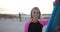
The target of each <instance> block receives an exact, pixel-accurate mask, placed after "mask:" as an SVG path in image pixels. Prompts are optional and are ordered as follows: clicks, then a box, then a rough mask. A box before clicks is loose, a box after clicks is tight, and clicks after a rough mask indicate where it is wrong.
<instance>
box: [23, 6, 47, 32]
mask: <svg viewBox="0 0 60 32" xmlns="http://www.w3.org/2000/svg"><path fill="white" fill-rule="evenodd" d="M47 23H48V20H41V13H40V10H39V8H38V7H34V8H33V9H32V10H31V19H30V20H29V21H28V22H27V23H26V24H25V27H24V28H25V30H24V32H42V27H43V26H44V25H47Z"/></svg>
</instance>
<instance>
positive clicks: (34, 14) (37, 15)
mask: <svg viewBox="0 0 60 32" xmlns="http://www.w3.org/2000/svg"><path fill="white" fill-rule="evenodd" d="M40 16H41V13H40V10H39V8H38V7H34V8H33V9H32V10H31V18H33V19H36V20H38V19H40Z"/></svg>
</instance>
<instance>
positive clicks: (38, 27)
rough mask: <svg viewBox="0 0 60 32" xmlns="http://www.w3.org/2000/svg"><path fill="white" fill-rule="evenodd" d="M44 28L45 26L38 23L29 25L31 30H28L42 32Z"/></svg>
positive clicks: (29, 30)
mask: <svg viewBox="0 0 60 32" xmlns="http://www.w3.org/2000/svg"><path fill="white" fill-rule="evenodd" d="M42 27H43V25H42V24H40V23H39V21H38V22H37V23H32V22H31V23H30V24H29V28H28V32H42Z"/></svg>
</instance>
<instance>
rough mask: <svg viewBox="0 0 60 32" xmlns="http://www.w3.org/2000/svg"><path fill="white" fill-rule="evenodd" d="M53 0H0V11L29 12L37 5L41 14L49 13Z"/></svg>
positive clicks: (11, 12)
mask: <svg viewBox="0 0 60 32" xmlns="http://www.w3.org/2000/svg"><path fill="white" fill-rule="evenodd" d="M53 1H54V0H0V13H3V14H4V13H7V14H18V13H19V12H21V13H24V14H30V11H31V9H32V8H33V7H39V9H40V11H41V13H42V14H51V13H52V11H53Z"/></svg>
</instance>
